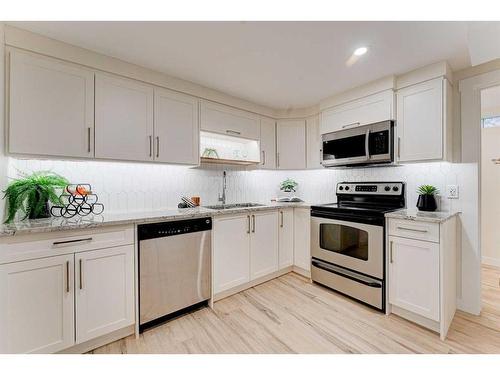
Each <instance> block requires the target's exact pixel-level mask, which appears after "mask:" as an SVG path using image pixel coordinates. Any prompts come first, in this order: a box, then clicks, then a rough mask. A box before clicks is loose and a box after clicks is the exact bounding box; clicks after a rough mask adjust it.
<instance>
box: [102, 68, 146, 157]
mask: <svg viewBox="0 0 500 375" xmlns="http://www.w3.org/2000/svg"><path fill="white" fill-rule="evenodd" d="M95 79H96V81H95V156H96V158H104V159H117V160H138V161H147V160H153V88H152V87H150V86H147V85H144V84H141V83H139V82H136V81H133V80H129V79H125V78H120V77H115V76H111V75H107V74H96V77H95Z"/></svg>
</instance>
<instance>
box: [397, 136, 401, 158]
mask: <svg viewBox="0 0 500 375" xmlns="http://www.w3.org/2000/svg"><path fill="white" fill-rule="evenodd" d="M400 158H401V137H398V159H400Z"/></svg>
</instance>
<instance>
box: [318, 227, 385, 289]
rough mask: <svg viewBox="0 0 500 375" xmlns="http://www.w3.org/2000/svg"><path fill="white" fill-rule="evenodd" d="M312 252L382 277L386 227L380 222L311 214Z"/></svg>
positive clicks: (370, 274)
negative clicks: (339, 218)
mask: <svg viewBox="0 0 500 375" xmlns="http://www.w3.org/2000/svg"><path fill="white" fill-rule="evenodd" d="M311 255H312V257H313V258H317V259H320V260H324V261H326V262H329V263H333V264H336V265H338V266H341V267H345V268H348V269H351V270H353V271H356V272H359V273H362V274H365V275H368V276H372V277H376V278H379V279H383V276H384V275H383V273H384V264H383V259H384V228H383V227H382V226H379V225H371V224H365V223H357V222H351V221H345V220H337V219H329V218H324V217H311Z"/></svg>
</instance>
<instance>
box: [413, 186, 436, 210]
mask: <svg viewBox="0 0 500 375" xmlns="http://www.w3.org/2000/svg"><path fill="white" fill-rule="evenodd" d="M417 193H418V194H419V196H418V200H417V208H418V209H419V210H420V211H436V209H437V203H436V198H435V195H436V194H439V190H438V189H437V188H436V187H435V186H432V185H421V186H419V187H418V189H417Z"/></svg>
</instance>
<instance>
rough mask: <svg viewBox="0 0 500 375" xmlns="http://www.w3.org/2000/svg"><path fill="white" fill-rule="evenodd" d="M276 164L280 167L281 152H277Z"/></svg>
mask: <svg viewBox="0 0 500 375" xmlns="http://www.w3.org/2000/svg"><path fill="white" fill-rule="evenodd" d="M276 165H277V166H278V168H279V167H280V153H279V152H277V153H276Z"/></svg>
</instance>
